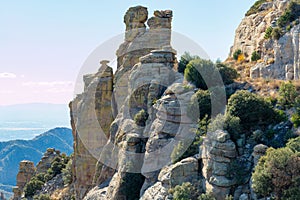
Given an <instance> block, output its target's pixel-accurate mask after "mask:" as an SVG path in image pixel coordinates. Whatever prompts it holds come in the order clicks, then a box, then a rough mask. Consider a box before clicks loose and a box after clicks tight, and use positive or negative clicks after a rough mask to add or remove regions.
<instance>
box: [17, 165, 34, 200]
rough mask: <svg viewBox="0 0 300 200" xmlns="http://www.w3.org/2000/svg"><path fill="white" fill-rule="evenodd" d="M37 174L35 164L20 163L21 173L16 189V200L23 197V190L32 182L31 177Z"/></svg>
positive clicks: (18, 176)
mask: <svg viewBox="0 0 300 200" xmlns="http://www.w3.org/2000/svg"><path fill="white" fill-rule="evenodd" d="M34 173H35V167H34V164H33V162H31V161H28V160H23V161H21V162H20V166H19V173H18V175H17V186H16V187H14V189H13V192H14V197H13V199H14V200H19V199H21V197H22V193H23V189H24V187H25V185H26V183H27V182H29V181H30V179H31V177H32V176H33V175H34Z"/></svg>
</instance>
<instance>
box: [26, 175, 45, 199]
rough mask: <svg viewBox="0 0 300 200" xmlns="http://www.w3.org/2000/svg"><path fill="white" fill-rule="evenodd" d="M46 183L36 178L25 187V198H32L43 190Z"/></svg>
mask: <svg viewBox="0 0 300 200" xmlns="http://www.w3.org/2000/svg"><path fill="white" fill-rule="evenodd" d="M43 185H44V182H42V181H40V180H37V179H36V178H35V177H34V178H31V180H30V181H29V182H28V183H27V184H26V185H25V187H24V193H25V197H32V196H33V195H34V194H35V193H36V192H37V191H38V190H40V189H42V186H43Z"/></svg>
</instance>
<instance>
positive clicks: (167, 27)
mask: <svg viewBox="0 0 300 200" xmlns="http://www.w3.org/2000/svg"><path fill="white" fill-rule="evenodd" d="M160 12H161V11H160ZM167 12H168V14H165V15H163V16H161V17H160V16H154V17H151V18H150V19H149V20H148V22H147V24H148V26H149V29H147V28H146V25H145V22H146V21H147V19H148V11H147V8H145V7H142V6H136V7H132V8H129V9H128V11H127V12H126V14H125V16H124V23H125V25H126V33H125V41H124V43H122V44H121V45H120V47H119V49H118V50H117V52H116V54H117V60H118V64H117V71H116V73H115V76H114V84H115V89H114V97H115V105H114V108H115V109H116V110H119V109H120V108H121V107H122V105H123V104H124V101H125V99H126V97H127V95H128V94H127V91H128V82H129V79H128V78H129V75H130V70H131V69H132V68H133V66H134V65H135V64H137V63H138V62H139V59H140V57H142V56H145V55H147V54H149V53H150V52H151V51H152V50H157V49H161V48H162V47H164V46H169V45H170V42H171V22H172V12H171V11H167ZM116 113H118V112H116Z"/></svg>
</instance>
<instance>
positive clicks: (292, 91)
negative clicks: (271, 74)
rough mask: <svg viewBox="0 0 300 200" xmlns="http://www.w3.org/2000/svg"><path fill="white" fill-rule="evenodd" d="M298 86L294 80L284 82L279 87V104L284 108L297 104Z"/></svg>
mask: <svg viewBox="0 0 300 200" xmlns="http://www.w3.org/2000/svg"><path fill="white" fill-rule="evenodd" d="M297 95H298V94H297V91H296V87H295V86H294V84H293V83H292V82H287V83H285V82H283V83H282V84H281V85H280V87H279V98H278V105H280V106H281V107H282V108H284V109H289V108H291V107H293V106H294V105H295V102H296V97H297Z"/></svg>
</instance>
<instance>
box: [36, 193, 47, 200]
mask: <svg viewBox="0 0 300 200" xmlns="http://www.w3.org/2000/svg"><path fill="white" fill-rule="evenodd" d="M33 199H34V200H51V198H50V195H49V194H40V195H35V196H34V197H33Z"/></svg>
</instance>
